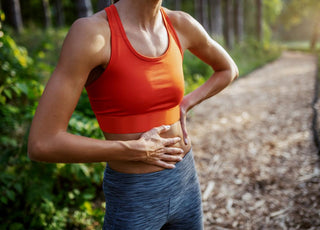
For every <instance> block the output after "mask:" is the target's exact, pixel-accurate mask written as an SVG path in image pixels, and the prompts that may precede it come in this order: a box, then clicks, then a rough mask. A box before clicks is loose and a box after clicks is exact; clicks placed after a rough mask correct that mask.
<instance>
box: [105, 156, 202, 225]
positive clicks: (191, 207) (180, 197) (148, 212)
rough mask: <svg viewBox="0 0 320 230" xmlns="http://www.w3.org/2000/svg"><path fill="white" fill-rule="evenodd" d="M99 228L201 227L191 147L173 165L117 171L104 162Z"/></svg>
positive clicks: (199, 199)
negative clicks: (134, 171) (103, 206)
mask: <svg viewBox="0 0 320 230" xmlns="http://www.w3.org/2000/svg"><path fill="white" fill-rule="evenodd" d="M103 190H104V194H105V198H106V214H105V219H104V225H103V230H160V229H161V230H167V229H172V230H173V229H174V230H184V229H187V230H202V229H203V224H202V207H201V192H200V186H199V181H198V177H197V174H196V170H195V165H194V159H193V154H192V151H190V152H189V153H187V155H186V156H185V157H184V158H183V160H182V161H181V162H178V163H177V164H176V168H175V169H165V170H162V171H159V172H154V173H146V174H126V173H119V172H116V171H114V170H112V169H110V168H109V167H108V166H107V167H106V170H105V173H104V180H103Z"/></svg>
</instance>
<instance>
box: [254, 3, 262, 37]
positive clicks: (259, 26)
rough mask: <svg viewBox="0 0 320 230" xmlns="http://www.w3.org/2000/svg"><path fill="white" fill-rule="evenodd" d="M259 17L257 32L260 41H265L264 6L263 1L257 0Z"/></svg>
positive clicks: (257, 19) (257, 18)
mask: <svg viewBox="0 0 320 230" xmlns="http://www.w3.org/2000/svg"><path fill="white" fill-rule="evenodd" d="M256 8H257V17H256V22H257V24H256V31H257V39H258V41H260V42H261V41H262V40H263V5H262V0H256Z"/></svg>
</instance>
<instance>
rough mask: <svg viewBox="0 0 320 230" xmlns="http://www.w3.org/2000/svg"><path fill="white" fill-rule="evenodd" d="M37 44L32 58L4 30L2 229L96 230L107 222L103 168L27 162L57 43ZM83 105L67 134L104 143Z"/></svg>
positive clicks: (0, 41) (0, 63)
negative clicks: (32, 128)
mask: <svg viewBox="0 0 320 230" xmlns="http://www.w3.org/2000/svg"><path fill="white" fill-rule="evenodd" d="M0 13H1V12H0ZM1 15H2V13H1ZM1 15H0V16H1ZM1 17H2V16H1ZM0 26H1V25H0ZM33 36H39V37H41V36H40V34H39V35H37V34H33ZM37 42H38V43H37V45H35V46H34V49H33V50H32V56H31V57H30V56H29V55H28V53H27V51H26V49H25V48H23V47H20V46H18V45H17V44H16V43H15V41H14V40H13V39H12V38H11V36H9V35H8V33H7V32H6V31H4V30H3V29H2V28H1V30H0V47H1V53H0V105H1V106H0V117H1V121H2V122H1V123H0V130H1V131H0V150H1V155H0V170H1V174H0V186H1V198H0V223H1V227H0V229H14V230H19V229H50V230H58V229H59V230H60V229H96V228H99V226H100V223H101V222H102V218H103V216H104V207H103V203H104V202H103V199H102V198H101V197H102V196H101V192H102V191H101V182H102V176H103V170H104V164H103V163H99V164H72V165H71V164H43V163H36V162H31V161H30V159H29V158H28V156H27V148H26V143H27V130H28V126H29V124H30V122H31V119H32V117H33V114H34V112H35V108H36V106H37V103H38V100H39V97H40V95H41V94H42V91H43V83H42V82H43V81H45V80H46V79H47V77H48V75H49V73H50V72H51V71H52V69H53V67H52V65H51V66H50V65H47V64H45V63H44V60H46V61H47V63H50V59H46V58H47V57H46V55H47V53H49V52H52V50H53V48H52V47H53V44H54V43H53V42H48V43H47V42H45V39H44V38H43V39H39V40H37ZM33 43H36V42H33ZM33 43H28V44H30V45H32V44H33ZM39 47H40V48H39ZM42 47H44V48H45V49H43V48H42ZM83 98H85V97H83ZM85 104H87V101H86V99H80V102H79V108H80V109H81V111H79V112H76V113H75V115H74V116H73V118H72V119H71V122H70V125H69V128H70V130H71V131H72V132H73V133H76V134H79V135H82V134H83V133H84V130H86V131H88V130H89V132H88V134H89V135H91V136H92V137H96V138H101V136H102V135H101V132H100V131H97V130H99V129H98V128H97V124H96V121H95V120H94V119H93V116H94V115H93V114H92V112H91V114H90V112H89V110H86V109H83V108H84V106H85ZM91 201H94V202H91ZM90 226H91V227H90ZM94 226H95V227H94Z"/></svg>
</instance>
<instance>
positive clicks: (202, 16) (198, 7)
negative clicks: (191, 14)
mask: <svg viewBox="0 0 320 230" xmlns="http://www.w3.org/2000/svg"><path fill="white" fill-rule="evenodd" d="M194 3H195V16H196V19H197V20H198V21H199V22H200V24H201V25H202V26H203V27H204V28H205V29H206V30H208V28H209V23H208V21H209V19H208V2H207V0H195V1H194Z"/></svg>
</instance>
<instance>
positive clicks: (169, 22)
mask: <svg viewBox="0 0 320 230" xmlns="http://www.w3.org/2000/svg"><path fill="white" fill-rule="evenodd" d="M160 11H161V13H162V15H164V19H165V23H166V25H167V26H166V27H167V28H168V29H169V30H170V31H169V32H170V33H171V35H172V37H173V39H174V40H175V42H176V43H177V45H178V47H179V49H180V52H181V55H182V56H183V50H182V47H181V43H180V40H179V37H178V35H177V33H176V30H175V29H174V27H173V25H172V23H171V21H170V19H169V17H168V15H167V14H166V12H165V11H164V9H163V8H162V7H161V8H160Z"/></svg>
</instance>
